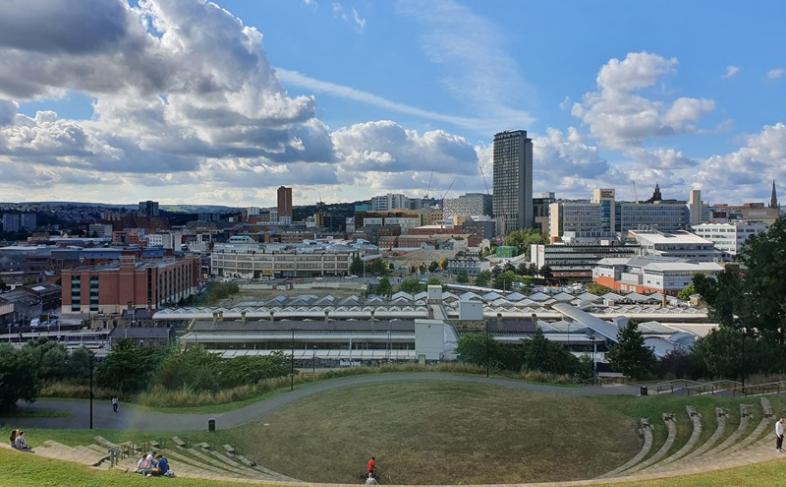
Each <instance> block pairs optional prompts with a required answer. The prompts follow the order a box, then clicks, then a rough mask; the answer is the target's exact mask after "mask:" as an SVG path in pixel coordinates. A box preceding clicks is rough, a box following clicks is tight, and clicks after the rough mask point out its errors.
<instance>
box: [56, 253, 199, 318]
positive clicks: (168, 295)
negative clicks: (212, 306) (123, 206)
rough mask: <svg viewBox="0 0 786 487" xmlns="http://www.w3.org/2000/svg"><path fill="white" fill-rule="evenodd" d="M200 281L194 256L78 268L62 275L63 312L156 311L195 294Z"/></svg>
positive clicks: (128, 258) (128, 260)
mask: <svg viewBox="0 0 786 487" xmlns="http://www.w3.org/2000/svg"><path fill="white" fill-rule="evenodd" d="M200 280H201V273H200V261H199V258H198V257H196V256H186V257H179V258H163V259H150V260H137V259H136V258H135V257H133V256H123V257H121V258H120V262H119V263H118V264H109V265H103V266H81V267H77V268H74V269H67V270H63V272H62V284H63V286H62V287H63V291H62V312H63V313H65V314H67V313H99V312H100V313H105V314H110V313H121V312H122V311H123V310H124V309H127V308H128V307H129V306H130V307H132V308H151V309H157V308H159V307H160V306H161V305H163V304H167V303H176V302H178V301H180V300H181V299H184V298H187V297H189V296H191V295H193V294H195V293H196V292H197V290H198V288H199V284H200Z"/></svg>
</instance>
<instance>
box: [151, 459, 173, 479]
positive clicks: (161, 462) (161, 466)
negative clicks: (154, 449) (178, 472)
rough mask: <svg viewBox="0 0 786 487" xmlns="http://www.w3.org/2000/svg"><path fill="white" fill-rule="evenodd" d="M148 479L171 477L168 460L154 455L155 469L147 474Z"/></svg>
mask: <svg viewBox="0 0 786 487" xmlns="http://www.w3.org/2000/svg"><path fill="white" fill-rule="evenodd" d="M147 476H148V477H162V476H163V477H172V476H174V473H173V472H172V470H170V469H169V460H167V459H166V457H165V456H163V455H161V454H158V455H156V468H154V469H153V470H151V471H150V473H149V474H147Z"/></svg>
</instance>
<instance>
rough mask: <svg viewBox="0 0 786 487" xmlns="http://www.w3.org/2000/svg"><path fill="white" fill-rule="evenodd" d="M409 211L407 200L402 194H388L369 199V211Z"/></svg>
mask: <svg viewBox="0 0 786 487" xmlns="http://www.w3.org/2000/svg"><path fill="white" fill-rule="evenodd" d="M400 209H409V198H407V197H406V196H405V195H403V194H393V193H388V194H386V195H383V196H374V197H373V198H371V211H392V210H400Z"/></svg>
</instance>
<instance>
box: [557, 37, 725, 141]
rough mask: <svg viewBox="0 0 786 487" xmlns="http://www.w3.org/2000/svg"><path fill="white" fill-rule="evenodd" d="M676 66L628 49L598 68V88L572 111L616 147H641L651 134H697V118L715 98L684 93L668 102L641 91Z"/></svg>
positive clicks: (598, 136) (706, 111)
mask: <svg viewBox="0 0 786 487" xmlns="http://www.w3.org/2000/svg"><path fill="white" fill-rule="evenodd" d="M677 65H678V61H677V59H676V58H670V59H667V58H664V57H662V56H660V55H657V54H651V53H648V52H633V53H628V54H627V56H625V59H623V60H622V61H620V60H619V59H616V58H613V59H610V60H609V62H608V63H606V64H605V65H603V66H602V67H601V69H600V71H599V72H598V76H597V78H596V83H597V86H598V89H597V90H596V91H592V92H588V93H586V94H584V96H583V97H582V101H581V102H579V103H575V104H574V105H573V108H572V110H571V113H572V114H573V116H575V117H577V118H579V119H581V121H582V122H583V123H584V124H586V125H587V126H588V127H589V130H590V133H591V134H592V135H593V136H595V137H596V138H597V139H598V140H599V141H600V142H601V143H603V144H604V145H605V146H607V147H610V148H614V149H624V148H627V147H634V146H638V145H640V144H641V143H642V142H644V141H645V140H646V139H649V138H652V137H664V136H670V135H674V134H679V133H688V132H694V131H695V130H696V122H697V121H698V120H699V119H700V118H701V117H703V116H704V115H706V114H708V113H710V112H712V111H713V110H714V108H715V102H714V101H713V100H709V99H704V98H687V97H681V98H677V99H676V100H674V101H673V102H671V103H669V102H668V101H662V100H657V99H652V98H648V97H646V96H644V95H643V94H641V92H642V91H643V90H645V89H648V88H652V87H653V86H655V85H656V84H657V83H658V82H660V81H661V80H663V79H664V78H665V77H666V76H667V75H670V74H673V73H674V72H675V71H676V68H677Z"/></svg>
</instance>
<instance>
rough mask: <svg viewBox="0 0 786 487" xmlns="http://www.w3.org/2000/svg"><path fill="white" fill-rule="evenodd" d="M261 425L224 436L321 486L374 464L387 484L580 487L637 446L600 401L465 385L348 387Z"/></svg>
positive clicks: (628, 428)
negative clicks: (552, 484) (551, 483)
mask: <svg viewBox="0 0 786 487" xmlns="http://www.w3.org/2000/svg"><path fill="white" fill-rule="evenodd" d="M264 421H265V423H267V424H269V426H265V425H264V424H255V425H249V426H246V427H244V428H243V429H242V430H240V431H238V430H235V431H230V434H232V435H233V436H234V437H235V439H234V440H233V441H232V444H233V445H239V446H240V447H241V448H243V449H244V450H245V451H246V452H247V454H248V455H249V456H251V457H252V458H255V459H256V460H257V461H258V462H260V463H261V464H263V465H265V466H266V467H268V468H271V469H273V470H276V471H278V472H281V473H284V474H288V475H291V476H293V477H296V478H299V479H302V480H305V481H321V482H347V483H355V482H357V481H358V479H359V475H360V474H361V473H362V472H363V469H364V467H365V462H366V460H367V459H368V458H369V457H370V456H371V455H375V456H376V457H377V461H378V462H379V468H380V471H381V473H382V478H383V482H384V483H387V484H392V483H400V484H407V483H410V484H417V483H421V484H422V483H465V484H467V483H491V482H506V483H507V482H522V481H548V480H570V479H586V478H590V477H594V476H597V475H599V474H602V473H605V472H606V471H608V470H611V469H612V468H614V467H616V466H617V465H620V464H622V463H624V462H625V461H627V460H628V459H629V458H630V457H631V456H632V452H635V451H637V450H638V448H639V441H640V440H639V438H638V437H637V435H636V434H635V432H634V420H633V419H632V418H631V417H629V416H627V415H625V414H623V413H622V412H620V411H617V410H614V409H612V408H609V407H607V406H606V405H604V404H602V403H600V402H598V401H595V400H592V399H588V398H577V397H568V396H559V397H557V396H547V395H542V394H535V393H531V392H523V391H512V390H509V389H505V388H503V387H496V386H489V385H483V384H471V383H451V382H418V381H412V382H407V383H396V384H373V385H363V386H352V387H347V388H342V389H338V390H334V391H330V392H326V393H323V394H320V395H318V396H315V397H311V398H309V399H308V400H304V401H300V402H298V403H295V404H293V405H291V406H289V407H287V408H286V409H284V410H282V411H279V412H276V413H273V414H272V415H270V416H267V417H266V418H265V420H264ZM566 457H568V458H570V461H569V462H565V458H566Z"/></svg>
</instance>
